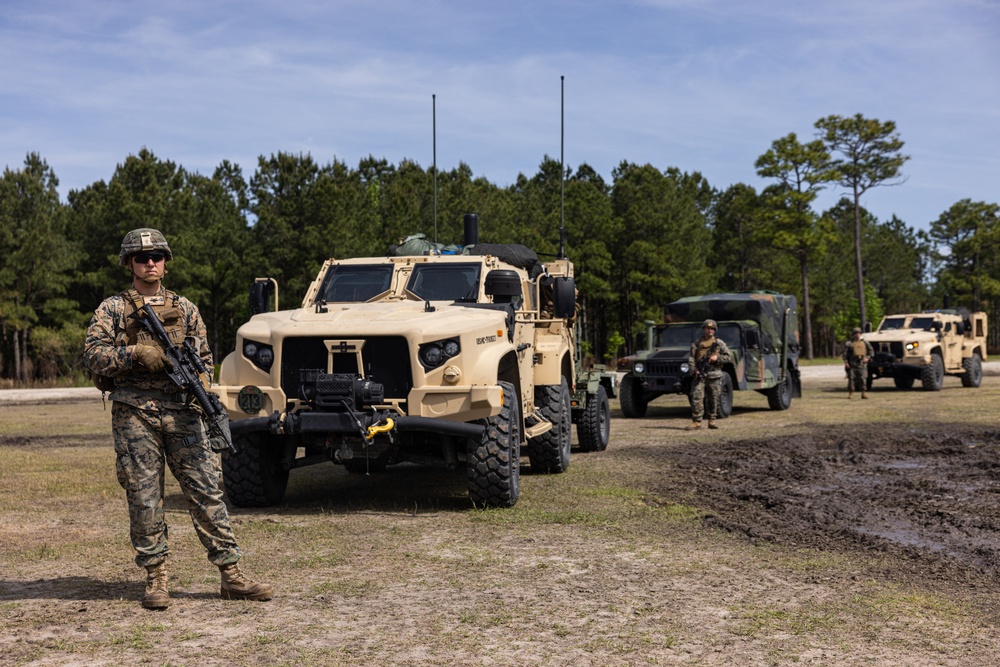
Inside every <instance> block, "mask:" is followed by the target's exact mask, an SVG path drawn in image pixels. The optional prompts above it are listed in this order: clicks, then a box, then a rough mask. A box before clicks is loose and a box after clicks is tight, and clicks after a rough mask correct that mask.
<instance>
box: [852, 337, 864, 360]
mask: <svg viewBox="0 0 1000 667" xmlns="http://www.w3.org/2000/svg"><path fill="white" fill-rule="evenodd" d="M865 352H866V351H865V342H864V341H863V340H856V341H852V342H851V354H852V355H853V356H854V358H855V359H861V358H862V357H864V356H865Z"/></svg>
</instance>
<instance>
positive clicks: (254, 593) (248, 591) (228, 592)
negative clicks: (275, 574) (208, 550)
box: [219, 563, 273, 600]
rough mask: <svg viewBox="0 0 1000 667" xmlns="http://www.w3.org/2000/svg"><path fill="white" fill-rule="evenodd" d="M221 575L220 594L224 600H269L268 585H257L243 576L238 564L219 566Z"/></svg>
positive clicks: (269, 591) (269, 590)
mask: <svg viewBox="0 0 1000 667" xmlns="http://www.w3.org/2000/svg"><path fill="white" fill-rule="evenodd" d="M219 572H221V573H222V588H221V589H220V593H221V595H222V597H223V598H224V599H226V600H270V599H271V593H272V592H273V591H272V590H271V587H270V586H269V585H268V584H258V583H257V582H256V581H252V580H251V579H250V578H249V577H247V576H246V575H245V574H243V571H242V570H240V566H239V564H238V563H233V564H232V565H220V566H219Z"/></svg>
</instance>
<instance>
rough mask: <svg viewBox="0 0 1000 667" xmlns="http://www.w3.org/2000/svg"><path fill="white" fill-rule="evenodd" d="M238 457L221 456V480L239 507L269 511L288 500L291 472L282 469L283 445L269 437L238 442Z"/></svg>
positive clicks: (257, 435)
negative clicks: (260, 508)
mask: <svg viewBox="0 0 1000 667" xmlns="http://www.w3.org/2000/svg"><path fill="white" fill-rule="evenodd" d="M233 444H234V445H235V446H236V453H235V454H234V453H233V452H228V453H226V454H224V455H223V456H222V479H223V483H224V485H225V487H226V495H227V496H228V497H229V501H230V502H231V503H232V504H234V505H236V506H237V507H268V506H270V505H277V504H278V503H280V502H281V500H282V498H284V497H285V489H286V488H287V487H288V471H287V470H285V469H284V468H282V467H281V456H282V451H281V450H282V447H281V441H280V440H278V439H276V438H275V437H273V436H271V435H270V434H267V433H247V434H245V435H241V436H239V437H237V438H235V440H234V443H233Z"/></svg>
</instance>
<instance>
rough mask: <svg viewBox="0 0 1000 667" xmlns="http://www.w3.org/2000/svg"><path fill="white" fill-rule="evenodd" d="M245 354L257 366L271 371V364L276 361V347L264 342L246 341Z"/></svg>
mask: <svg viewBox="0 0 1000 667" xmlns="http://www.w3.org/2000/svg"><path fill="white" fill-rule="evenodd" d="M243 356H244V357H246V358H247V359H249V360H250V362H251V363H252V364H253V365H254V366H256V367H257V368H259V369H261V370H263V371H269V370H271V364H273V363H274V348H272V347H271V346H270V345H265V344H263V343H255V342H253V341H252V340H248V341H244V342H243Z"/></svg>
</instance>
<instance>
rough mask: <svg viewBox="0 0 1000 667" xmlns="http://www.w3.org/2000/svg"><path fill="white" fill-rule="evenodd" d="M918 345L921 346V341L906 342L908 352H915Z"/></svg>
mask: <svg viewBox="0 0 1000 667" xmlns="http://www.w3.org/2000/svg"><path fill="white" fill-rule="evenodd" d="M918 347H920V343H907V344H906V351H907V352H914V351H915V350H916V349H917V348H918Z"/></svg>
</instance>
